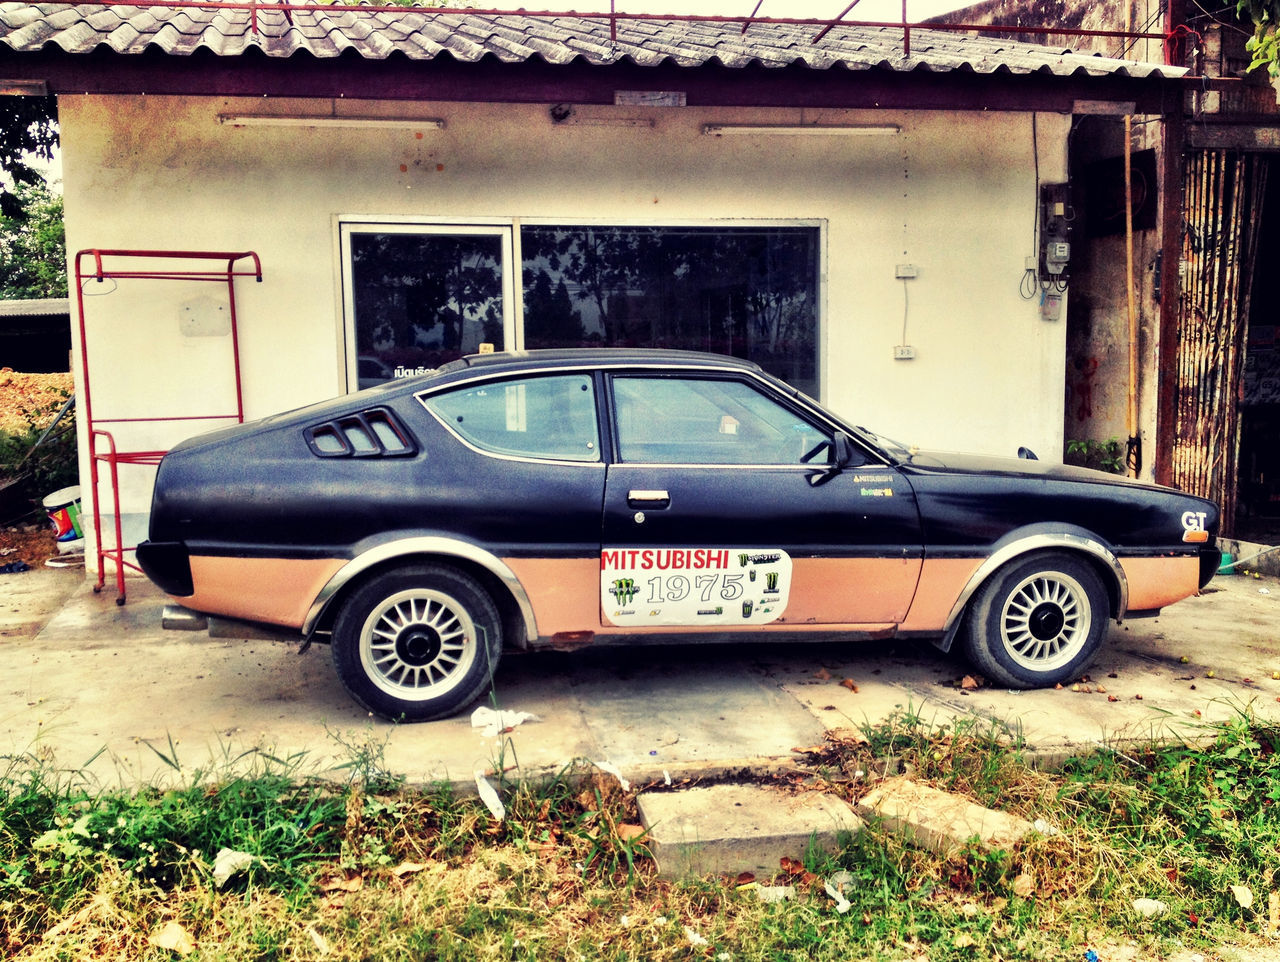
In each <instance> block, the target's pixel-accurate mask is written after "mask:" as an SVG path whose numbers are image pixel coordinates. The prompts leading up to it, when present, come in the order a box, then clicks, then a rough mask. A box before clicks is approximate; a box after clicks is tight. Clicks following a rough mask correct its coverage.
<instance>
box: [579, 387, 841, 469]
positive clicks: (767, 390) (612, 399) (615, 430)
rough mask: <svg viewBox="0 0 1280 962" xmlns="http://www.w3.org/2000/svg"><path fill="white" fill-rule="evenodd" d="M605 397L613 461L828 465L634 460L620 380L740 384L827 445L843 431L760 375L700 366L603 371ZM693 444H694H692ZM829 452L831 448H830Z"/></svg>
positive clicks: (773, 464) (773, 465)
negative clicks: (628, 452)
mask: <svg viewBox="0 0 1280 962" xmlns="http://www.w3.org/2000/svg"><path fill="white" fill-rule="evenodd" d="M602 374H603V375H604V382H605V385H604V392H603V399H604V404H605V407H606V410H607V417H608V425H609V432H610V435H611V442H612V443H611V450H610V464H616V465H622V466H627V467H633V468H635V467H641V468H658V467H661V468H677V467H678V468H708V469H727V470H735V469H737V470H741V469H760V468H768V469H771V470H773V469H788V468H791V469H796V470H801V471H812V470H813V469H814V468H818V467H823V466H826V465H829V464H830V463H831V462H830V460H827V461H817V460H815V461H810V462H802V461H799V460H797V461H644V460H632V459H629V458H627V457H626V456H625V455H624V453H623V438H622V430H621V425H620V420H619V416H618V394H617V391H616V390H615V388H614V384H615V382H616V381H618V380H672V381H721V382H730V383H733V384H737V385H741V386H742V387H744V388H745V389H746V390H748V391H751V392H752V393H754V394H756V395H758V396H759V397H761V398H763V399H764V400H766V401H768V402H769V403H771V404H773V405H775V406H776V407H777V408H779V409H780V410H782V411H786V412H787V413H788V414H790V415H791V416H792V417H794V418H795V419H796V420H797V421H802V422H804V423H805V424H807V425H809V426H810V427H811V428H812V429H813V430H814V431H815V432H816V433H818V434H821V435H824V436H825V437H826V442H825V443H826V444H828V446H829V445H830V444H831V441H832V438H833V437H834V435H835V433H836V432H837V431H839V430H841V428H840V427H838V426H836V425H833V424H832V423H831V422H830V421H828V420H827V419H826V418H817V417H814V416H813V413H812V412H809V411H806V410H805V409H804V408H801V407H799V406H797V405H795V404H792V403H791V402H790V400H789V398H787V397H786V395H780V394H778V393H777V392H776V391H775V390H774V389H773V387H772V385H769V384H768V383H767V382H762V381H760V379H758V378H757V377H754V376H751V375H747V376H742V375H736V374H733V373H730V372H724V373H720V372H707V371H701V370H697V369H675V370H673V369H670V368H666V369H657V368H620V369H618V370H604V371H602ZM691 446H692V445H691ZM828 454H830V449H829V450H828Z"/></svg>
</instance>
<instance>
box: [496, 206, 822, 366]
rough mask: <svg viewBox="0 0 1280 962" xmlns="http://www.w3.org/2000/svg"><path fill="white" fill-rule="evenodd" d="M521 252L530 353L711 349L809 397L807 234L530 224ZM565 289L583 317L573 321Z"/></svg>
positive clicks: (813, 270) (812, 357)
mask: <svg viewBox="0 0 1280 962" xmlns="http://www.w3.org/2000/svg"><path fill="white" fill-rule="evenodd" d="M521 246H522V248H523V251H524V258H525V265H524V266H525V280H526V287H525V334H526V341H527V343H528V344H529V345H530V346H531V347H532V346H552V345H553V344H554V345H556V346H559V345H561V344H565V343H569V342H570V341H571V339H572V338H574V337H578V338H580V339H582V340H592V339H593V338H594V339H595V340H596V341H597V342H598V343H602V344H605V345H608V346H653V347H674V348H685V349H691V350H709V351H716V352H719V353H723V354H733V355H737V356H739V357H746V358H749V359H751V360H754V361H757V362H759V363H760V364H762V365H763V366H764V367H765V368H766V369H768V370H771V371H773V372H774V373H776V374H779V375H780V376H782V377H784V378H786V379H787V380H789V381H791V383H793V384H796V385H797V386H802V385H803V386H806V387H814V388H816V384H814V383H812V382H813V381H814V379H815V377H816V330H817V315H816V303H817V239H816V231H814V230H812V229H811V228H662V227H604V228H563V227H525V228H524V229H523V230H522V232H521ZM562 287H563V288H564V291H565V293H566V294H567V296H568V298H570V299H572V301H575V302H576V303H577V304H578V305H579V308H580V314H579V316H578V317H576V318H573V319H572V320H571V321H565V320H564V318H565V317H566V316H567V311H566V305H565V303H564V297H563V296H562V295H560V294H559V292H560V290H561V288H562ZM552 292H554V295H555V297H554V298H553V297H551V296H549V295H550V294H551V293H552ZM579 330H581V331H582V333H583V334H585V338H583V337H582V335H581V334H579V333H578V332H579Z"/></svg>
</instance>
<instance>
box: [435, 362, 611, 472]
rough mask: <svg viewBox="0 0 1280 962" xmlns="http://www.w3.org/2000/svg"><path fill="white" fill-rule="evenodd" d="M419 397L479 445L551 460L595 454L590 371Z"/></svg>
mask: <svg viewBox="0 0 1280 962" xmlns="http://www.w3.org/2000/svg"><path fill="white" fill-rule="evenodd" d="M421 400H422V403H423V404H424V405H426V408H427V410H428V411H430V412H431V413H432V414H434V415H435V416H436V417H437V418H439V419H440V420H441V421H443V422H444V424H445V425H446V426H447V427H448V428H449V429H450V430H451V431H453V432H454V433H455V434H457V435H458V436H459V437H461V438H462V439H463V440H465V441H467V442H469V443H471V444H472V445H474V446H475V447H477V448H480V449H481V450H483V451H488V452H491V453H493V454H501V455H507V456H511V457H526V458H539V459H547V460H554V461H599V460H600V431H599V427H598V425H597V423H596V401H595V388H594V385H593V384H592V380H591V377H590V375H587V374H553V375H547V376H545V377H529V378H520V379H518V380H512V381H494V382H489V383H486V384H481V385H471V386H468V387H464V388H459V389H458V390H455V391H446V392H444V393H441V394H433V395H431V396H429V397H424V398H421Z"/></svg>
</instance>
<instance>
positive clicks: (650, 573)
mask: <svg viewBox="0 0 1280 962" xmlns="http://www.w3.org/2000/svg"><path fill="white" fill-rule="evenodd" d="M790 589H791V557H790V556H789V555H788V554H787V553H786V552H785V551H779V550H777V549H776V548H749V549H743V548H707V547H695V548H622V547H619V548H605V549H604V550H603V551H602V552H601V553H600V607H601V610H602V611H604V612H605V613H606V614H607V616H608V619H609V621H610V622H611V623H612V624H615V625H620V626H628V625H664V626H689V625H765V624H768V623H769V622H772V621H776V620H777V619H778V618H780V617H782V615H783V613H784V612H785V611H786V608H787V595H788V593H789V591H790ZM633 603H634V604H635V605H636V606H643V608H640V607H637V609H636V610H631V606H632V604H633Z"/></svg>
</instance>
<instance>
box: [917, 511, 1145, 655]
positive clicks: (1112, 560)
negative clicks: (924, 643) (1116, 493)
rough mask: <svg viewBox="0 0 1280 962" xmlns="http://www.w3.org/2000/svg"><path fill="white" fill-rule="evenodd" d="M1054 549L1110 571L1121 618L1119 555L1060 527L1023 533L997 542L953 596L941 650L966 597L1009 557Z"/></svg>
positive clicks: (1124, 585) (1125, 605)
mask: <svg viewBox="0 0 1280 962" xmlns="http://www.w3.org/2000/svg"><path fill="white" fill-rule="evenodd" d="M1054 549H1057V550H1066V551H1072V552H1075V553H1077V554H1084V555H1088V556H1089V557H1090V558H1092V559H1093V560H1094V561H1097V562H1099V563H1100V564H1101V565H1102V567H1103V568H1104V569H1105V570H1107V571H1109V572H1110V573H1111V576H1112V579H1113V585H1114V587H1115V589H1116V611H1115V620H1116V621H1117V622H1121V621H1123V620H1124V616H1125V612H1127V611H1128V609H1129V579H1128V578H1127V577H1126V576H1125V573H1124V568H1123V567H1122V566H1121V564H1120V559H1119V558H1117V557H1116V556H1115V553H1114V552H1113V551H1112V550H1111V549H1110V548H1108V547H1107V546H1106V545H1105V544H1103V543H1102V542H1101V541H1099V540H1098V539H1097V538H1095V537H1093V536H1092V535H1090V534H1088V533H1080V534H1072V533H1069V532H1062V531H1057V532H1035V533H1024V534H1022V535H1019V536H1015V537H1014V538H1013V539H1012V540H1010V541H1006V542H1004V543H1003V544H1000V545H999V547H997V548H996V550H995V551H993V552H992V553H991V554H990V555H988V556H987V560H986V561H984V562H982V564H981V565H979V566H978V570H977V571H975V572H974V573H973V574H972V575H971V576H970V578H969V580H968V582H967V583H966V584H965V586H964V589H963V590H962V591H961V592H960V594H959V596H958V597H957V598H956V601H955V604H953V605H952V606H951V612H950V613H949V614H948V615H947V620H946V623H945V624H944V625H943V630H942V631H943V633H942V638H941V639H939V641H938V648H940V649H941V650H942V651H950V650H951V644H952V642H953V641H955V637H956V632H957V631H959V630H960V624H961V618H962V616H963V614H964V611H965V608H967V607H968V605H969V600H970V599H971V598H972V597H973V595H974V593H975V592H977V590H978V589H979V588H981V587H982V586H983V584H985V583H986V581H987V579H988V578H990V577H991V576H992V575H993V574H995V573H996V571H998V570H999V569H1000V568H1002V567H1004V566H1005V565H1006V564H1008V563H1009V562H1010V561H1013V560H1015V559H1017V558H1020V557H1022V556H1023V555H1026V554H1030V553H1031V552H1033V551H1044V550H1054Z"/></svg>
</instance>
